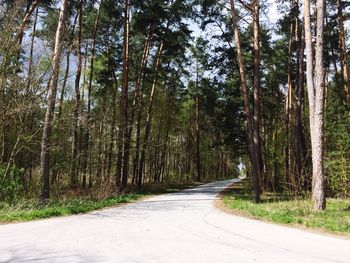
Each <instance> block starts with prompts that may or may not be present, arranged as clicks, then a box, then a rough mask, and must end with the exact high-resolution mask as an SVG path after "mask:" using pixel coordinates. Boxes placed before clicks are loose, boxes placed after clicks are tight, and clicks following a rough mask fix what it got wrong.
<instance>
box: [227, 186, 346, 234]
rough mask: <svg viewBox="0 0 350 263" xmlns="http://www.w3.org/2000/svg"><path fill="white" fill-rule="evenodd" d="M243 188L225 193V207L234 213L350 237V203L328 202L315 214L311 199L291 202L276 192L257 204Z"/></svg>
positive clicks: (330, 200)
mask: <svg viewBox="0 0 350 263" xmlns="http://www.w3.org/2000/svg"><path fill="white" fill-rule="evenodd" d="M245 189H246V187H244V185H242V184H241V185H238V186H236V187H234V188H232V189H231V190H230V191H228V192H227V193H226V194H225V197H224V204H225V205H226V207H228V208H229V209H230V210H232V211H233V212H236V213H239V214H241V215H244V216H249V217H253V218H255V219H263V220H267V221H271V222H275V223H280V224H288V225H297V226H304V227H307V228H313V229H318V230H323V231H327V232H331V233H337V234H345V235H350V200H349V199H327V209H326V210H325V211H320V212H319V211H313V210H312V203H311V200H309V199H290V198H288V197H287V196H283V195H280V194H276V193H267V194H264V195H263V196H262V202H261V203H260V204H255V203H254V202H253V200H252V196H251V194H249V193H248V191H247V190H245Z"/></svg>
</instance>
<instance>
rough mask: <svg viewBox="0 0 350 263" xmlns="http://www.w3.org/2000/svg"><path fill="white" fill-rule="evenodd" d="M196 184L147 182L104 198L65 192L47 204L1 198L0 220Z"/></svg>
mask: <svg viewBox="0 0 350 263" xmlns="http://www.w3.org/2000/svg"><path fill="white" fill-rule="evenodd" d="M196 185H198V184H197V183H194V182H190V183H183V184H148V185H144V186H143V188H142V189H141V190H137V189H136V188H129V189H127V192H128V193H127V194H124V195H117V196H110V197H108V198H103V199H94V198H91V197H77V196H74V195H73V196H71V195H69V194H68V195H66V196H64V197H61V198H60V199H58V198H53V199H51V200H50V201H49V202H48V203H42V202H40V201H39V200H37V199H30V200H25V199H22V200H16V202H12V203H11V204H9V203H6V202H1V201H0V223H10V222H24V221H31V220H37V219H44V218H50V217H56V216H68V215H74V214H80V213H87V212H90V211H93V210H98V209H101V208H107V207H113V206H116V205H119V204H123V203H129V202H132V201H135V200H138V199H140V198H142V197H145V196H150V195H155V194H164V193H173V192H178V191H180V190H182V189H186V188H190V187H192V186H196ZM62 199H63V200H62Z"/></svg>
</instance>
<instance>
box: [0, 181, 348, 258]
mask: <svg viewBox="0 0 350 263" xmlns="http://www.w3.org/2000/svg"><path fill="white" fill-rule="evenodd" d="M233 182H235V180H230V181H221V182H215V183H211V184H207V185H203V186H200V187H196V188H193V189H188V190H185V191H182V192H179V193H173V194H166V195H159V196H155V197H152V198H150V199H147V200H143V201H139V202H136V203H132V204H128V205H125V206H120V207H116V208H111V209H105V210H101V211H95V212H92V213H89V214H84V215H76V216H69V217H61V218H53V219H47V220H40V221H35V222H28V223H19V224H9V225H2V226H0V262H1V263H3V262H15V263H18V262H43V263H44V262H45V263H48V262H69V263H71V262H73V263H74V262H82V263H83V262H84V263H86V262H125V263H131V262H140V263H148V262H150V263H151V262H159V263H167V262H174V263H175V262H176V263H182V262H188V263H197V262H198V263H205V262H213V263H225V262H228V263H232V262H238V263H241V262H242V263H243V262H268V263H272V262H278V263H282V262H283V263H291V262H298V263H300V262H312V263H317V262H350V241H349V240H346V239H341V238H335V237H332V236H327V235H321V234H315V233H311V232H306V231H302V230H299V229H293V228H289V227H284V226H279V225H273V224H268V223H264V222H260V221H256V220H251V219H247V218H243V217H238V216H233V215H229V214H226V213H225V212H222V211H220V210H218V209H217V208H215V207H214V200H215V199H216V198H217V194H218V193H219V192H220V191H222V190H223V189H224V188H225V187H227V186H229V185H230V184H232V183H233Z"/></svg>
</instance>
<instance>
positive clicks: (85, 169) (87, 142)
mask: <svg viewBox="0 0 350 263" xmlns="http://www.w3.org/2000/svg"><path fill="white" fill-rule="evenodd" d="M102 4H103V0H101V2H100V5H99V7H98V10H97V14H96V18H95V24H94V29H93V33H92V50H91V60H90V74H89V84H88V95H87V96H88V98H87V114H86V130H85V139H84V157H83V158H84V160H83V182H82V187H83V188H86V176H87V173H88V163H89V149H90V147H89V145H90V126H91V92H92V78H93V75H94V64H95V52H96V38H97V31H98V26H99V22H100V14H101V7H102Z"/></svg>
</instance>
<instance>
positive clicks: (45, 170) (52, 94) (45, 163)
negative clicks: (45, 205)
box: [40, 0, 68, 200]
mask: <svg viewBox="0 0 350 263" xmlns="http://www.w3.org/2000/svg"><path fill="white" fill-rule="evenodd" d="M67 7H68V1H67V0H62V2H61V8H60V16H59V20H58V25H57V30H56V38H55V49H54V54H53V66H52V68H53V76H52V80H51V82H50V88H49V95H48V106H47V110H46V114H45V121H44V125H43V136H42V142H41V155H40V174H41V178H42V192H41V198H42V199H44V200H45V199H48V198H49V195H50V191H49V182H50V174H49V171H50V142H51V129H52V119H53V115H54V111H55V103H56V94H57V83H58V74H59V67H60V62H61V52H62V44H63V43H62V41H63V34H64V22H65V19H66V14H67Z"/></svg>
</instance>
